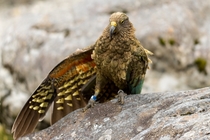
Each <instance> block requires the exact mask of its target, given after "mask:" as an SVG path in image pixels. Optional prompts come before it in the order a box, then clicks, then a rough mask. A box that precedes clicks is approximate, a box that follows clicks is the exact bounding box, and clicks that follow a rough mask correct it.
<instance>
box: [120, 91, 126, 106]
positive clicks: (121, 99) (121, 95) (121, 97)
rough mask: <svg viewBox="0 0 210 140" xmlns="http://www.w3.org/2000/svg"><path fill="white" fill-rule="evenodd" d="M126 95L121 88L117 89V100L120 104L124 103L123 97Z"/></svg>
mask: <svg viewBox="0 0 210 140" xmlns="http://www.w3.org/2000/svg"><path fill="white" fill-rule="evenodd" d="M126 95H127V94H126V93H125V92H124V91H123V90H119V91H118V102H120V104H124V98H125V96H126Z"/></svg>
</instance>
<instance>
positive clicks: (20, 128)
mask: <svg viewBox="0 0 210 140" xmlns="http://www.w3.org/2000/svg"><path fill="white" fill-rule="evenodd" d="M92 50H93V46H91V47H89V48H87V49H83V50H80V51H77V52H76V53H74V54H72V55H71V56H69V57H68V58H66V59H64V60H63V61H62V62H60V63H59V64H58V65H57V66H56V67H55V68H54V69H53V70H52V71H51V72H50V73H49V75H48V76H47V78H46V79H45V80H44V81H43V82H42V83H41V85H40V86H39V87H38V88H37V89H36V90H35V92H34V93H33V94H32V95H31V97H30V98H29V100H28V101H27V102H26V104H25V105H24V107H23V108H22V110H21V112H20V113H19V115H18V116H17V118H16V120H15V122H14V124H13V127H12V133H14V134H13V137H14V139H16V138H18V137H21V136H24V135H26V134H28V133H30V132H32V131H33V130H34V128H35V127H36V125H37V123H38V121H39V120H42V119H43V117H44V116H45V114H46V112H47V110H48V109H49V107H50V105H51V104H52V103H53V102H54V106H53V113H52V117H51V122H52V123H55V122H56V121H58V120H59V119H60V118H62V117H64V116H65V115H66V114H68V113H69V112H71V111H73V110H75V109H78V108H81V107H84V106H85V105H86V103H87V101H88V100H89V98H90V96H91V94H93V93H90V92H86V94H82V93H81V92H80V90H81V88H82V87H83V86H84V85H85V84H86V83H88V82H89V79H91V77H93V76H94V75H95V73H96V69H95V63H94V62H93V60H92V59H91V53H92Z"/></svg>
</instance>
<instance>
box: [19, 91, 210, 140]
mask: <svg viewBox="0 0 210 140" xmlns="http://www.w3.org/2000/svg"><path fill="white" fill-rule="evenodd" d="M209 97H210V88H209V87H207V88H202V89H197V90H190V91H179V92H162V93H148V94H141V95H129V96H127V98H126V99H125V104H124V105H119V103H118V102H117V100H116V99H114V100H112V101H109V102H106V103H103V104H96V106H95V107H94V108H90V109H89V110H87V111H86V112H85V113H83V112H82V110H81V109H79V110H76V111H74V112H72V113H70V114H68V115H67V116H65V117H64V118H62V119H61V120H60V121H58V122H57V123H55V124H54V125H52V126H51V127H49V128H47V129H45V130H42V131H39V132H36V133H32V134H29V135H28V136H25V137H23V138H21V140H27V139H43V138H44V139H46V140H47V139H51V140H56V139H63V140H74V139H82V140H89V139H93V140H98V139H99V140H104V139H107V140H108V139H117V140H126V139H131V140H174V139H176V140H185V139H192V140H197V139H210V135H209V133H210V127H209V123H210V111H209V110H210V98H209Z"/></svg>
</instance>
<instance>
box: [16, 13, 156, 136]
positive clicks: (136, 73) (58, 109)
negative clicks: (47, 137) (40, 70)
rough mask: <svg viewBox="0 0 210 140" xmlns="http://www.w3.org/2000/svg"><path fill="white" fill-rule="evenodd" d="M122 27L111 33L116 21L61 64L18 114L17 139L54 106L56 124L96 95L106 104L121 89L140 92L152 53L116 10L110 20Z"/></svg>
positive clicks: (123, 16)
mask: <svg viewBox="0 0 210 140" xmlns="http://www.w3.org/2000/svg"><path fill="white" fill-rule="evenodd" d="M112 21H115V22H116V23H117V24H118V26H117V28H116V31H115V33H114V34H113V35H112V37H110V33H109V28H110V25H108V26H107V28H105V30H104V32H103V34H102V36H101V37H100V38H99V39H98V40H97V41H96V43H95V44H94V45H92V46H90V47H88V48H85V49H83V50H80V51H77V52H75V53H74V54H72V55H70V56H69V57H68V58H66V59H64V60H63V61H62V62H61V63H59V64H58V65H57V66H56V67H55V68H54V69H53V70H52V71H51V72H50V73H49V75H48V76H47V78H46V79H45V80H44V81H43V82H42V83H41V84H40V86H39V87H38V88H37V89H36V90H35V92H34V93H33V94H32V95H31V97H30V98H29V100H28V101H27V102H26V104H25V105H24V107H23V109H22V110H21V112H20V113H19V115H18V116H17V118H16V120H15V122H14V124H13V127H12V133H13V138H14V139H17V138H19V137H21V136H24V135H26V134H28V133H31V132H32V131H33V130H34V128H35V127H36V125H37V123H38V121H40V120H42V119H43V117H44V116H45V114H46V112H47V110H48V109H49V107H50V105H51V104H53V113H52V116H51V123H52V124H53V123H55V122H57V121H58V120H59V119H61V118H62V117H64V116H65V115H67V114H68V113H70V112H72V111H74V110H76V109H78V108H82V107H84V106H86V105H87V103H88V100H89V99H90V97H91V95H93V94H94V93H97V92H99V93H98V94H97V101H99V102H105V101H107V100H111V99H112V98H114V97H115V96H116V95H117V91H118V90H119V89H123V90H124V91H126V92H128V94H129V93H131V94H134V93H140V92H141V88H142V84H143V79H144V76H145V74H146V69H147V68H148V62H149V61H150V59H149V58H148V56H147V55H149V54H152V53H151V52H150V51H148V50H146V49H144V48H143V47H142V45H141V44H140V42H139V41H138V40H137V39H136V38H135V36H134V28H133V25H132V24H131V23H130V21H129V20H128V17H127V16H126V15H125V14H123V13H120V12H118V13H114V14H112V15H111V17H110V22H112Z"/></svg>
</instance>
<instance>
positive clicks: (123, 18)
mask: <svg viewBox="0 0 210 140" xmlns="http://www.w3.org/2000/svg"><path fill="white" fill-rule="evenodd" d="M109 22H110V24H109V26H108V27H109V34H110V38H111V39H112V37H113V36H114V35H115V34H116V35H117V34H125V33H128V32H130V31H132V23H131V22H130V21H129V18H128V16H127V15H126V14H124V13H122V12H116V13H113V14H112V15H111V16H110V18H109Z"/></svg>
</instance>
